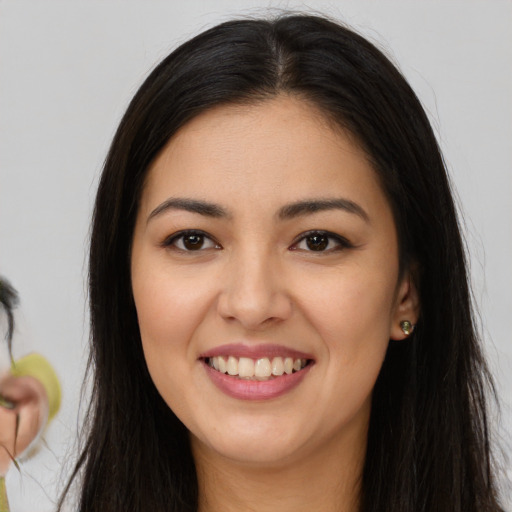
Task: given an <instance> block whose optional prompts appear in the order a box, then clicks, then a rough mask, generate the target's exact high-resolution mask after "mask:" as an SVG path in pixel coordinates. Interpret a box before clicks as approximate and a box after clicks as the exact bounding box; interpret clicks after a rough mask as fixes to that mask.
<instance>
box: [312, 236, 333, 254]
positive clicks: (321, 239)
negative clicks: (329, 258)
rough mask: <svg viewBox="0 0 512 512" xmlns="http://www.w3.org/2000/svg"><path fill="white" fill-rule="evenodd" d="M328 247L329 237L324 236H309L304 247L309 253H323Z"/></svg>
mask: <svg viewBox="0 0 512 512" xmlns="http://www.w3.org/2000/svg"><path fill="white" fill-rule="evenodd" d="M328 245H329V237H327V236H325V235H310V236H308V237H307V238H306V246H307V248H308V249H309V250H310V251H325V249H327V246H328Z"/></svg>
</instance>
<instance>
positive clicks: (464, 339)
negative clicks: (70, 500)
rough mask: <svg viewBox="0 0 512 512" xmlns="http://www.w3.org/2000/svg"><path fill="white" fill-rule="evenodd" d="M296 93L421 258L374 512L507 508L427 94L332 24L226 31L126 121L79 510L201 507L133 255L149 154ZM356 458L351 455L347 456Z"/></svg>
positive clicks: (103, 258) (221, 28)
mask: <svg viewBox="0 0 512 512" xmlns="http://www.w3.org/2000/svg"><path fill="white" fill-rule="evenodd" d="M282 93H285V94H292V95H295V96H297V97H299V98H304V99H305V100H307V101H308V102H311V103H313V104H314V105H316V106H317V107H318V108H319V109H320V110H321V111H322V112H324V113H325V115H326V116H327V117H328V118H329V119H330V120H331V121H333V122H335V123H337V124H338V125H341V126H342V127H343V128H345V129H348V130H349V131H350V132H351V133H352V134H353V135H354V136H355V137H356V138H357V139H358V140H359V142H360V144H361V145H362V147H363V148H364V149H365V151H366V153H367V155H368V158H369V159H370V161H371V162H372V164H373V167H374V168H375V171H376V172H377V174H378V176H379V177H380V181H381V184H382V187H383V190H384V191H385V193H386V194H387V197H388V199H389V202H390V204H391V207H392V209H393V212H394V217H395V222H396V226H397V230H398V235H399V249H400V251H399V252H400V263H401V266H402V268H406V267H408V266H409V265H411V264H414V268H415V278H416V280H417V283H416V284H417V287H418V289H419V294H420V301H421V314H420V320H419V322H418V325H417V326H416V329H415V332H414V334H413V335H412V337H410V338H409V339H408V340H407V341H405V342H390V345H389V349H388V353H387V356H386V359H385V362H384V365H383V367H382V370H381V373H380V375H379V377H378V380H377V383H376V386H375V390H374V394H373V406H372V413H371V420H370V427H369V434H368V449H367V456H366V462H365V466H364V473H363V475H362V497H361V498H362V499H361V503H362V505H361V510H362V511H364V512H384V511H393V512H427V511H428V512H477V511H478V512H491V511H493V512H496V511H498V510H501V509H500V506H499V504H498V499H497V496H496V488H495V481H494V476H493V466H492V459H491V454H490V443H489V437H490V436H489V427H488V419H487V406H486V396H487V393H488V391H489V390H490V391H491V395H492V385H491V379H490V376H489V373H488V371H487V368H486V365H485V362H484V360H483V357H482V353H481V348H480V344H479V340H478V336H477V330H476V328H475V324H474V315H473V311H472V305H471V296H470V292H469V287H468V275H467V270H466V260H465V254H464V250H463V242H462V240H461V234H460V229H459V224H458V220H457V215H456V211H455V207H454V202H453V198H452V193H451V190H450V183H449V179H448V177H447V173H446V169H445V165H444V162H443V158H442V155H441V154H440V151H439V148H438V144H437V142H436V138H435V136H434V134H433V131H432V129H431V126H430V124H429V122H428V119H427V117H426V115H425V112H424V110H423V108H422V107H421V104H420V102H419V101H418V99H417V97H416V95H415V94H414V92H413V91H412V89H411V88H410V86H409V85H408V84H407V82H406V81H405V79H404V78H403V76H402V75H401V74H400V72H399V71H398V70H397V69H396V68H395V66H393V65H392V64H391V63H390V61H389V60H388V59H387V58H386V57H385V56H384V55H383V54H382V53H381V52H380V51H379V50H378V49H376V48H375V47H374V46H373V45H372V44H370V43H369V42H368V41H367V40H365V39H364V38H363V37H361V36H359V35H358V34H356V33H354V32H353V31H352V30H350V29H348V28H346V27H344V26H341V25H339V24H337V23H335V22H332V21H330V20H327V19H325V18H321V17H316V16H306V15H285V16H280V17H278V18H276V19H272V20H255V19H249V20H237V21H232V22H227V23H223V24H221V25H218V26H216V27H214V28H212V29H210V30H207V31H206V32H204V33H202V34H200V35H198V36H197V37H195V38H193V39H191V40H190V41H188V42H186V43H185V44H183V45H182V46H180V47H179V48H178V49H177V50H175V51H174V52H173V53H172V54H170V55H169V56H168V57H167V58H166V59H165V60H164V61H163V62H162V63H161V64H159V65H158V66H157V67H156V68H155V70H154V71H153V72H152V73H151V75H150V76H149V77H148V78H147V80H146V81H145V82H144V84H143V85H142V86H141V88H140V89H139V91H138V92H137V94H136V95H135V97H134V99H133V100H132V102H131V104H130V105H129V107H128V110H127V112H126V114H125V116H124V118H123V119H122V121H121V124H120V126H119V129H118V131H117V133H116V135H115V138H114V141H113V143H112V146H111V148H110V152H109V154H108V157H107V159H106V162H105V167H104V170H103V174H102V177H101V182H100V185H99V189H98V194H97V198H96V206H95V210H94V219H93V225H92V237H91V252H90V269H89V284H90V309H91V358H90V365H91V366H90V367H91V369H92V372H93V375H94V379H93V382H94V384H93V391H92V399H91V404H90V414H89V417H88V421H87V422H86V425H85V431H84V432H85V433H84V445H83V450H82V452H81V456H80V458H79V461H78V464H77V466H76V468H75V472H74V474H73V477H72V480H73V479H78V482H79V488H80V495H79V506H78V510H80V511H82V512H95V511H97V512H119V511H121V510H123V511H128V510H129V511H148V510H151V511H167V512H188V511H195V510H196V509H197V503H198V496H197V493H198V490H197V478H196V473H195V466H194V461H193V458H192V455H191V451H190V447H189V442H188V435H187V430H186V428H185V427H184V426H183V424H182V423H181V422H180V421H179V420H178V419H177V418H176V416H175V415H174V413H173V412H172V410H170V409H169V407H168V406H167V405H166V404H165V403H164V401H163V399H162V398H161V397H160V396H159V394H158V392H157V390H156V389H155V386H154V385H153V383H152V381H151V378H150V376H149V373H148V370H147V368H146V364H145V360H144V355H143V352H142V348H141V340H140V334H139V328H138V324H137V317H136V312H135V307H134V301H133V296H132V290H131V284H130V246H131V240H132V235H133V229H134V223H135V217H136V213H137V208H138V200H139V198H140V194H141V187H142V184H143V181H144V178H145V176H146V173H147V171H148V168H149V166H150V164H151V162H152V161H153V160H154V159H155V157H156V156H157V155H158V154H159V152H160V151H161V150H162V148H163V147H164V145H165V144H166V143H167V142H168V140H169V139H170V138H171V137H172V136H173V135H174V134H175V133H176V131H177V130H178V129H179V128H180V127H182V126H183V125H184V124H185V123H187V122H188V121H190V120H191V119H192V118H194V117H195V116H197V115H198V114H200V113H201V112H204V111H205V110H208V109H210V108H212V107H214V106H218V105H222V104H233V103H254V102H258V101H264V100H265V99H267V98H272V97H275V96H276V95H278V94H282ZM340 463H341V461H340Z"/></svg>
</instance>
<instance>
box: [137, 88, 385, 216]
mask: <svg viewBox="0 0 512 512" xmlns="http://www.w3.org/2000/svg"><path fill="white" fill-rule="evenodd" d="M331 195H336V196H339V195H343V196H345V195H350V199H351V200H353V201H357V202H360V203H361V205H362V206H363V207H364V206H365V205H367V206H368V207H370V205H371V204H377V203H379V204H380V205H381V206H384V207H385V206H386V204H387V201H386V199H385V198H384V194H383V193H382V190H381V187H380V185H379V182H378V178H377V175H376V173H375V171H374V169H373V167H372V166H371V165H370V163H369V161H368V159H367V157H366V154H365V153H364V151H363V150H362V149H361V147H360V146H359V145H358V144H357V142H356V141H355V139H354V137H353V136H352V135H351V134H350V133H348V132H346V131H344V130H342V129H341V128H338V127H335V126H334V125H333V124H332V122H330V121H329V120H328V119H327V118H326V117H325V116H324V115H323V114H322V113H321V112H320V111H319V110H318V109H316V108H315V107H313V106H312V105H311V104H310V103H308V102H306V101H304V100H301V99H298V98H296V97H289V96H278V97H276V98H273V99H270V100H265V101H261V102H259V103H256V104H251V105H228V106H219V107H215V108H213V109H211V110H208V111H206V112H204V113H202V114H201V115H199V116H197V117H196V118H194V119H193V120H191V121H190V122H189V123H187V124H186V125H185V126H184V127H182V128H181V129H180V130H179V131H178V133H177V134H175V135H174V136H173V137H172V139H171V140H170V141H169V142H168V144H167V145H166V147H165V148H164V149H163V150H162V152H161V153H160V155H159V156H158V157H157V159H156V160H155V161H154V163H153V165H152V166H151V168H150V170H149V172H148V175H147V178H146V183H145V187H144V191H143V197H142V202H141V207H142V209H148V208H151V207H153V208H154V207H155V206H156V205H157V204H159V203H160V202H162V201H164V200H166V199H167V198H168V197H169V196H179V197H194V198H200V199H204V200H209V201H214V202H220V203H222V204H228V205H229V204H230V203H234V202H236V201H237V199H239V198H240V197H243V198H245V200H246V202H248V201H249V200H250V201H253V200H257V201H259V203H258V207H261V206H262V205H263V204H265V205H268V206H269V207H275V208H277V207H278V206H279V204H280V203H286V202H292V201H296V200H300V199H307V198H308V197H328V196H331Z"/></svg>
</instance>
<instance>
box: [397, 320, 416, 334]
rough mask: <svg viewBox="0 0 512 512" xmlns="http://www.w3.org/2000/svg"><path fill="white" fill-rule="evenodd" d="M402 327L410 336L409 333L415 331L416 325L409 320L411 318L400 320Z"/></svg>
mask: <svg viewBox="0 0 512 512" xmlns="http://www.w3.org/2000/svg"><path fill="white" fill-rule="evenodd" d="M400 329H402V332H403V333H404V334H405V335H406V336H409V334H411V333H412V331H414V325H412V324H411V322H409V320H402V321H401V322H400Z"/></svg>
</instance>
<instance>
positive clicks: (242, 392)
mask: <svg viewBox="0 0 512 512" xmlns="http://www.w3.org/2000/svg"><path fill="white" fill-rule="evenodd" d="M203 366H204V368H205V370H206V374H207V375H208V377H210V379H211V380H212V382H213V383H214V384H215V385H216V386H217V387H218V388H219V389H220V390H221V391H222V392H223V393H225V394H226V395H228V396H231V397H233V398H238V399H239V400H270V399H272V398H277V397H279V396H282V395H284V394H286V393H288V392H289V391H291V390H292V389H294V388H295V387H297V386H298V385H299V384H300V383H301V382H302V379H303V378H304V377H305V376H306V375H307V373H308V372H309V370H310V368H311V366H313V365H312V364H311V363H310V364H308V365H307V366H306V367H305V368H303V369H302V370H300V371H298V372H295V373H291V374H289V375H287V374H284V375H282V376H279V377H276V378H274V379H270V380H246V379H240V378H238V377H233V376H231V375H226V374H225V373H221V372H219V371H217V370H215V369H214V368H212V367H211V366H208V365H207V364H206V363H205V362H204V361H203Z"/></svg>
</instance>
